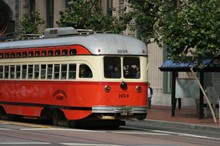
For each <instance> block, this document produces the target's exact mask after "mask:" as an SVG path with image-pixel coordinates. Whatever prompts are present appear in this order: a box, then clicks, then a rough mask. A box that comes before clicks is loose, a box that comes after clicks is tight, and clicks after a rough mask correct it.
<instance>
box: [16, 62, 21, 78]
mask: <svg viewBox="0 0 220 146" xmlns="http://www.w3.org/2000/svg"><path fill="white" fill-rule="evenodd" d="M20 72H21V66H20V65H16V79H20V77H21V73H20Z"/></svg>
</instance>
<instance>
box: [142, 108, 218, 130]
mask: <svg viewBox="0 0 220 146" xmlns="http://www.w3.org/2000/svg"><path fill="white" fill-rule="evenodd" d="M216 120H217V123H214V120H213V118H212V116H210V117H206V118H205V117H204V118H203V119H199V118H198V116H197V114H196V108H195V107H182V108H181V109H180V110H179V109H178V108H177V109H176V111H175V117H172V116H171V106H156V105H155V106H152V107H151V109H148V116H147V118H146V120H145V121H146V122H148V123H149V124H153V125H158V126H170V127H182V128H194V129H209V130H219V131H220V123H219V119H218V118H217V119H216Z"/></svg>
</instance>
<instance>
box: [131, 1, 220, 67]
mask: <svg viewBox="0 0 220 146" xmlns="http://www.w3.org/2000/svg"><path fill="white" fill-rule="evenodd" d="M141 1H142V2H140V1H135V0H131V3H132V4H133V7H134V9H135V12H136V13H138V15H136V22H137V25H138V28H139V29H140V30H141V31H139V32H140V36H141V37H146V38H147V40H149V39H150V38H152V37H153V38H154V39H155V41H156V42H157V43H158V44H160V45H163V44H166V45H167V46H168V47H166V50H167V52H168V54H169V57H170V58H171V59H173V60H176V61H194V60H198V61H199V62H202V61H201V60H203V59H209V58H213V56H218V55H219V52H220V45H219V43H220V40H219V36H220V29H219V28H220V2H219V0H200V1H198V0H183V1H181V2H182V3H180V1H179V0H175V1H173V0H166V1H162V0H154V1H152V0H141ZM189 56H191V57H189ZM199 66H202V65H201V64H199Z"/></svg>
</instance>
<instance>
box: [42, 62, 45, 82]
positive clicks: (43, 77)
mask: <svg viewBox="0 0 220 146" xmlns="http://www.w3.org/2000/svg"><path fill="white" fill-rule="evenodd" d="M41 79H46V65H45V64H42V65H41Z"/></svg>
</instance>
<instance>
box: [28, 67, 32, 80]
mask: <svg viewBox="0 0 220 146" xmlns="http://www.w3.org/2000/svg"><path fill="white" fill-rule="evenodd" d="M32 78H33V65H28V79H32Z"/></svg>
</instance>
